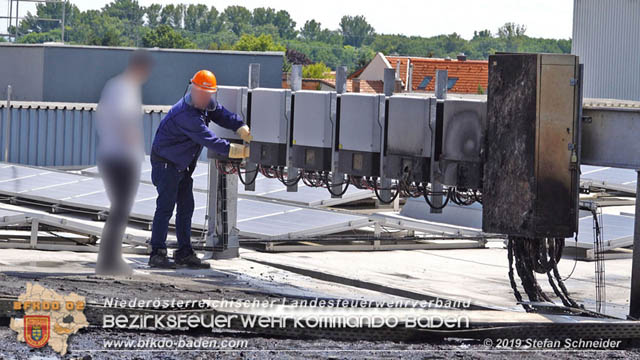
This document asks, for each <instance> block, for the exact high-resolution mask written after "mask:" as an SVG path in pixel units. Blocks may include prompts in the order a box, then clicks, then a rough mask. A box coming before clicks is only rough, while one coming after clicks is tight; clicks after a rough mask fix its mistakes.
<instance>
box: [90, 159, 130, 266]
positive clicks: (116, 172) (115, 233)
mask: <svg viewBox="0 0 640 360" xmlns="http://www.w3.org/2000/svg"><path fill="white" fill-rule="evenodd" d="M98 171H99V172H100V176H102V181H103V182H104V186H105V189H106V192H107V196H108V197H109V201H110V202H111V207H110V209H109V214H108V216H107V221H106V223H105V226H104V228H103V229H102V238H101V239H100V252H99V253H98V265H99V266H102V267H111V266H115V265H117V264H118V263H119V262H120V261H122V238H123V237H124V232H125V229H126V227H127V223H128V221H129V213H130V212H131V207H132V206H133V202H134V200H135V196H136V193H137V191H138V185H139V184H140V163H139V162H137V161H135V160H129V159H125V158H105V159H99V160H98Z"/></svg>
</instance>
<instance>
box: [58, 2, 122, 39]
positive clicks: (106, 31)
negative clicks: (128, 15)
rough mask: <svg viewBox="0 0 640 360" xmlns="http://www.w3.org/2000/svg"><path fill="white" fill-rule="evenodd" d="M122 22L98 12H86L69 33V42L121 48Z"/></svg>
mask: <svg viewBox="0 0 640 360" xmlns="http://www.w3.org/2000/svg"><path fill="white" fill-rule="evenodd" d="M123 28H124V24H123V23H122V20H120V19H118V18H114V17H110V16H106V15H104V14H103V13H102V12H101V11H99V10H87V11H85V12H83V13H82V14H80V16H79V17H78V24H77V25H76V26H75V28H74V29H72V31H70V32H69V35H68V36H69V41H71V42H73V43H77V44H85V45H100V46H123V45H127V41H126V40H125V38H124V36H123V31H122V29H123Z"/></svg>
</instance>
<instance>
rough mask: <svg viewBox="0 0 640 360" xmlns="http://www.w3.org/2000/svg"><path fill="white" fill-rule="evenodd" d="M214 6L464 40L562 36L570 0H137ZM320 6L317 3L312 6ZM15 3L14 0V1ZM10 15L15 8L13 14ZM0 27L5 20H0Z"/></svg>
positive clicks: (0, 10) (0, 1)
mask: <svg viewBox="0 0 640 360" xmlns="http://www.w3.org/2000/svg"><path fill="white" fill-rule="evenodd" d="M70 1H71V2H72V3H74V4H75V5H76V6H78V8H79V9H80V10H88V9H99V8H102V7H103V6H104V5H106V4H108V3H110V2H111V1H109V0H70ZM180 2H181V3H184V4H206V5H208V6H211V5H214V6H215V7H216V8H217V9H218V11H220V12H222V10H223V9H224V8H225V7H227V6H229V5H242V6H244V7H246V8H249V9H254V8H257V7H272V8H274V9H276V10H287V11H288V12H289V14H291V17H292V18H293V20H294V21H295V22H296V27H298V28H299V27H301V26H302V25H303V24H304V23H305V21H307V20H311V19H315V20H316V21H319V22H320V23H321V24H322V27H323V28H329V29H337V28H338V23H339V22H340V18H341V17H342V16H343V15H353V16H355V15H364V16H365V18H366V19H367V21H368V22H369V23H370V24H371V25H372V26H373V27H374V29H375V30H376V32H377V33H382V34H403V35H408V36H412V35H413V36H425V37H429V36H434V35H440V34H451V33H453V32H456V33H458V34H460V36H462V37H463V38H465V39H471V38H472V37H473V32H474V30H483V29H489V30H491V32H492V33H495V32H496V30H497V29H498V28H499V27H500V26H502V25H503V24H504V23H506V22H515V23H518V24H524V25H526V27H527V32H526V34H527V35H528V36H531V37H544V38H554V39H568V38H570V37H571V31H572V22H573V0H454V1H447V0H404V1H397V2H395V1H394V2H391V1H390V2H381V1H371V0H322V1H304V0H271V1H265V0H215V1H211V0H200V1H179V0H178V1H175V0H174V1H169V0H149V1H148V0H139V1H138V3H139V4H140V5H142V6H147V5H149V4H152V3H159V4H163V5H167V4H176V3H180ZM318 4H320V5H318ZM14 6H15V3H14ZM8 7H9V0H0V14H2V16H6V15H7V14H8ZM27 10H31V11H32V13H33V12H35V4H32V3H21V4H20V14H21V16H22V15H24V14H26V11H27ZM14 15H15V12H14ZM0 24H1V25H0V26H2V28H3V30H4V28H5V26H6V21H0Z"/></svg>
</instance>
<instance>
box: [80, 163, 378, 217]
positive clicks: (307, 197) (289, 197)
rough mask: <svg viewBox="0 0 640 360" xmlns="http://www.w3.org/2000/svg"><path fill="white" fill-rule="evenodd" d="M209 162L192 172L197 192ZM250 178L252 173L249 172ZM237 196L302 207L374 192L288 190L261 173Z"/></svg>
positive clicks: (146, 177)
mask: <svg viewBox="0 0 640 360" xmlns="http://www.w3.org/2000/svg"><path fill="white" fill-rule="evenodd" d="M83 173H84V174H87V175H92V176H97V175H98V168H97V167H95V166H94V167H91V168H88V169H85V170H83ZM208 173H209V163H207V162H198V165H197V166H196V169H195V171H194V172H193V175H192V177H193V189H194V190H196V191H207V186H208V181H209V180H208V179H209V178H208ZM248 177H249V178H252V177H253V174H248ZM140 181H141V182H143V183H146V184H151V163H150V162H149V157H146V159H145V161H144V163H143V164H142V169H141V176H140ZM238 195H239V196H240V197H241V198H255V199H264V200H274V201H278V202H284V203H288V204H293V205H302V206H333V205H339V204H344V203H348V202H351V201H356V200H361V199H367V198H371V197H372V196H373V193H372V192H371V191H370V190H360V189H357V188H355V187H353V186H351V187H349V189H347V192H346V193H345V194H344V195H342V198H337V199H334V198H331V194H330V193H329V191H327V189H325V188H312V187H309V186H306V185H304V184H303V183H302V182H300V183H299V184H298V191H297V192H287V188H286V186H284V185H283V184H282V183H281V182H280V181H278V180H276V179H268V178H266V177H264V176H262V174H258V177H257V178H256V187H255V191H245V190H244V185H242V184H241V183H240V182H238Z"/></svg>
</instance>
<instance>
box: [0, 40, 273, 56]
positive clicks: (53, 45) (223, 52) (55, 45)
mask: <svg viewBox="0 0 640 360" xmlns="http://www.w3.org/2000/svg"><path fill="white" fill-rule="evenodd" d="M14 46H15V47H35V48H72V49H101V50H129V51H133V50H137V49H144V50H148V51H151V52H177V53H204V54H220V55H245V56H284V51H238V50H204V49H165V48H157V47H156V48H142V47H125V46H92V45H69V44H63V43H41V44H14V43H0V47H14Z"/></svg>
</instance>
